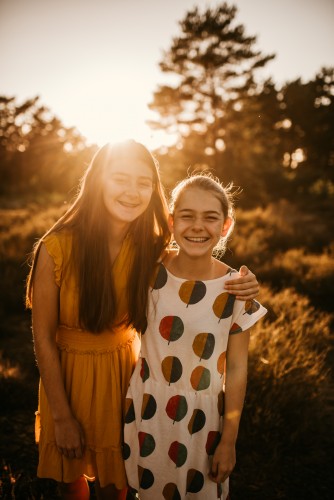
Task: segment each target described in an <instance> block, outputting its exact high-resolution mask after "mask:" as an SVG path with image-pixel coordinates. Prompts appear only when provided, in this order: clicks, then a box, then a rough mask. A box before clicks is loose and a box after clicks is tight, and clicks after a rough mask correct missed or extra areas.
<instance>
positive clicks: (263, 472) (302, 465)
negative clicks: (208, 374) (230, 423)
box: [0, 200, 334, 500]
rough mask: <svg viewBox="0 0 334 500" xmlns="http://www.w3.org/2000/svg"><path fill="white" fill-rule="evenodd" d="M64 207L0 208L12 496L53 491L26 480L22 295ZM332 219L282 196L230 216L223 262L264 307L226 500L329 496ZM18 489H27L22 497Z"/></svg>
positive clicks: (29, 395)
mask: <svg viewBox="0 0 334 500" xmlns="http://www.w3.org/2000/svg"><path fill="white" fill-rule="evenodd" d="M64 209H65V207H64V205H63V204H62V203H60V202H59V200H55V201H54V203H53V204H52V205H50V206H49V207H48V208H45V209H43V210H41V208H40V205H38V204H37V203H35V204H31V205H29V206H26V207H24V208H22V207H19V206H17V207H13V206H11V207H8V209H5V208H3V209H2V210H1V211H0V218H1V236H0V255H1V266H2V269H3V271H2V276H1V283H2V286H1V291H0V303H1V304H2V306H1V307H2V310H1V308H0V319H1V324H2V340H1V339H0V340H1V342H0V352H1V359H0V362H1V368H0V392H1V394H0V398H1V400H2V401H6V407H4V408H3V409H2V411H1V413H0V418H1V423H2V424H3V428H4V429H5V434H4V435H5V436H6V439H5V441H4V446H2V449H1V453H2V454H3V457H4V458H5V459H6V463H7V465H6V467H7V476H6V477H7V479H8V480H7V483H6V484H7V486H8V488H11V486H10V477H12V479H14V481H15V482H14V483H13V484H14V485H15V488H16V490H17V495H16V497H15V498H32V499H36V498H41V496H40V495H44V498H50V499H51V498H56V496H53V495H56V492H55V491H54V485H52V483H50V482H45V481H44V482H43V481H42V482H40V481H36V477H35V476H34V474H35V468H36V460H37V452H36V449H35V447H34V444H33V432H32V427H33V412H34V409H35V402H36V390H37V373H36V367H35V364H34V357H33V352H32V344H31V337H30V331H29V324H28V318H27V316H26V315H24V313H23V295H24V280H25V276H26V273H27V271H28V266H27V264H26V263H25V262H26V259H27V256H28V254H29V252H30V251H31V248H32V245H33V243H34V242H35V241H36V239H38V238H39V237H40V236H41V235H42V234H43V233H44V232H45V231H46V230H47V229H48V228H49V227H50V226H51V225H52V224H53V222H54V221H55V220H56V219H57V218H58V217H59V216H60V215H61V214H62V213H63V211H64ZM319 220H320V222H319ZM330 225H331V221H330V222H328V221H327V222H326V223H325V221H323V220H322V219H317V217H316V214H306V213H300V212H298V211H297V210H295V209H294V207H293V206H292V205H291V204H288V203H286V202H282V203H279V204H276V205H270V206H269V207H267V208H265V209H263V208H258V209H256V210H252V211H250V212H240V213H239V214H238V220H237V226H236V229H235V234H234V235H233V238H232V240H231V243H230V248H231V251H230V252H228V253H227V255H226V260H227V261H228V262H229V263H230V264H231V265H239V264H241V263H247V264H249V265H250V267H251V268H252V269H253V270H255V271H256V274H257V276H258V277H259V278H260V280H261V281H262V287H261V297H260V301H261V302H262V303H263V304H264V305H265V306H266V307H267V308H268V311H269V313H268V315H267V316H266V317H265V318H264V319H263V320H262V321H261V322H260V324H259V325H256V326H255V327H254V329H253V331H252V339H251V344H250V361H249V383H248V390H247V397H246V403H245V409H244V414H243V417H242V422H241V427H240V433H239V439H238V456H237V458H238V462H237V467H236V469H235V472H234V474H233V476H232V479H231V484H232V500H237V499H238V500H244V499H245V500H246V499H247V500H252V499H254V500H255V499H256V500H272V499H289V500H298V499H304V498H308V499H314V500H315V499H318V498H321V499H329V498H331V495H332V492H333V491H334V485H333V484H332V481H333V480H332V469H333V466H334V463H333V453H332V450H333V449H334V438H333V436H334V432H333V431H334V429H333V424H334V423H333V418H332V415H333V402H334V384H333V368H332V367H333V361H334V355H333V346H334V341H333V323H334V318H333V303H332V302H333V301H332V298H331V297H332V294H333V279H334V245H333V243H332V242H331V241H330V240H329V236H328V235H329V234H334V233H331V232H330V230H329V228H330ZM264 282H266V283H268V286H265V285H264V284H263V283H264ZM326 311H327V312H326ZM9 313H11V314H15V316H12V320H8V318H11V316H10V314H9ZM22 318H23V319H22ZM7 436H8V438H7ZM21 458H22V460H21ZM9 466H11V468H12V471H11V472H10V471H9V468H8V467H9ZM8 481H9V483H8ZM20 488H23V490H22V491H23V492H24V493H22V495H23V496H22V495H21V494H20V493H19V489H20ZM52 488H53V489H52ZM27 491H28V492H29V495H31V496H24V495H27V494H28V493H27ZM19 495H21V496H19ZM38 495H39V496H38ZM45 495H46V496H45ZM8 498H12V497H10V496H9V497H8Z"/></svg>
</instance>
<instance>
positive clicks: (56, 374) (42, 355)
mask: <svg viewBox="0 0 334 500" xmlns="http://www.w3.org/2000/svg"><path fill="white" fill-rule="evenodd" d="M58 307H59V288H58V286H57V285H56V283H55V279H54V262H53V260H52V258H51V257H50V256H49V254H48V252H47V250H46V248H45V246H44V245H43V244H42V246H41V249H40V252H39V255H38V261H37V264H36V270H35V276H34V282H33V303H32V311H33V313H32V326H33V336H34V346H35V354H36V359H37V363H38V367H39V371H40V375H41V379H42V383H43V386H44V389H45V392H46V396H47V399H48V403H49V405H50V409H51V414H52V417H53V420H54V423H55V438H56V443H57V446H58V449H59V451H60V452H61V453H63V454H64V455H65V456H67V457H68V458H74V457H77V458H80V457H81V456H82V451H83V446H84V439H83V433H82V430H81V428H80V425H79V423H78V422H77V421H76V420H75V419H74V417H73V415H72V412H71V408H70V405H69V402H68V399H67V396H66V393H65V388H64V383H63V379H62V375H61V367H60V361H59V353H58V349H57V345H56V332H57V327H58Z"/></svg>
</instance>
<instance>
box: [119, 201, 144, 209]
mask: <svg viewBox="0 0 334 500" xmlns="http://www.w3.org/2000/svg"><path fill="white" fill-rule="evenodd" d="M118 203H119V204H120V205H122V207H125V208H136V207H138V205H139V204H138V203H128V202H126V201H119V202H118Z"/></svg>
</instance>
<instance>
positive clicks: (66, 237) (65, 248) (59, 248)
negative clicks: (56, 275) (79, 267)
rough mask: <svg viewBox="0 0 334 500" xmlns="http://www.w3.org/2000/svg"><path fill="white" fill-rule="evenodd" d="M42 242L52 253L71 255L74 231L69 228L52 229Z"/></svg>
mask: <svg viewBox="0 0 334 500" xmlns="http://www.w3.org/2000/svg"><path fill="white" fill-rule="evenodd" d="M42 242H43V243H44V245H45V246H46V248H47V250H48V251H49V253H51V254H58V253H60V254H62V255H63V256H69V255H70V253H71V252H72V242H73V233H72V231H71V230H69V229H62V230H61V231H52V232H50V233H48V234H46V235H45V236H43V238H42Z"/></svg>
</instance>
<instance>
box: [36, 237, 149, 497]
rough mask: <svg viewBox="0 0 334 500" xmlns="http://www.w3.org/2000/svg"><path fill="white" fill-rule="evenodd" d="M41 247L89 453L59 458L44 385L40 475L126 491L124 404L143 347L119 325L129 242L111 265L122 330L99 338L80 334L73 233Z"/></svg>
mask: <svg viewBox="0 0 334 500" xmlns="http://www.w3.org/2000/svg"><path fill="white" fill-rule="evenodd" d="M43 242H44V244H45V246H46V249H47V251H48V253H49V255H50V256H51V257H52V258H53V260H54V264H55V282H56V284H57V285H58V286H59V289H60V310H59V328H58V331H57V337H56V340H57V346H58V349H59V356H60V363H61V369H62V374H63V380H64V385H65V390H66V393H67V396H68V399H69V403H70V406H71V409H72V412H73V415H74V416H75V418H76V419H77V420H78V422H79V423H80V424H81V426H82V428H83V431H84V435H85V450H84V455H83V458H82V459H68V458H66V457H64V456H63V455H62V454H61V453H59V451H58V449H57V447H56V443H55V436H54V423H53V419H52V416H51V412H50V408H49V405H48V401H47V398H46V394H45V391H44V388H43V384H42V383H40V392H39V411H38V412H37V413H36V414H37V417H36V439H37V442H38V443H39V464H38V471H37V475H38V476H39V477H47V478H53V479H55V480H56V481H62V482H65V483H69V482H73V481H75V480H76V479H78V477H79V476H81V475H86V476H87V477H88V478H91V479H94V478H95V477H98V478H99V482H100V484H101V486H102V487H104V486H106V485H108V484H111V483H113V484H115V485H116V487H117V488H119V489H122V488H124V487H125V486H126V484H127V482H126V475H125V467H124V462H123V457H122V443H123V424H124V402H125V396H126V392H127V388H128V385H129V380H130V377H131V374H132V371H133V369H134V366H135V363H136V361H137V359H138V354H139V346H140V341H139V338H138V335H137V333H136V331H135V330H134V329H132V328H128V327H126V326H125V325H124V323H123V325H122V323H121V322H122V320H124V318H125V317H126V313H127V300H126V294H125V290H126V283H127V278H128V271H129V267H130V266H129V262H130V261H131V258H132V256H133V252H132V244H131V239H130V238H126V239H125V240H124V243H123V246H122V248H121V251H120V253H119V255H118V257H117V258H116V260H115V262H114V264H113V276H114V280H115V288H116V294H117V304H118V315H117V319H118V323H119V324H120V325H121V326H118V327H116V328H114V329H113V330H111V331H104V332H102V333H101V334H93V333H90V332H87V331H83V330H81V329H80V328H79V322H78V287H77V283H76V278H75V275H74V273H73V272H71V266H70V265H69V256H70V255H71V252H72V236H71V233H69V232H62V233H57V234H55V233H53V234H50V235H48V236H46V237H45V238H44V240H43Z"/></svg>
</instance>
